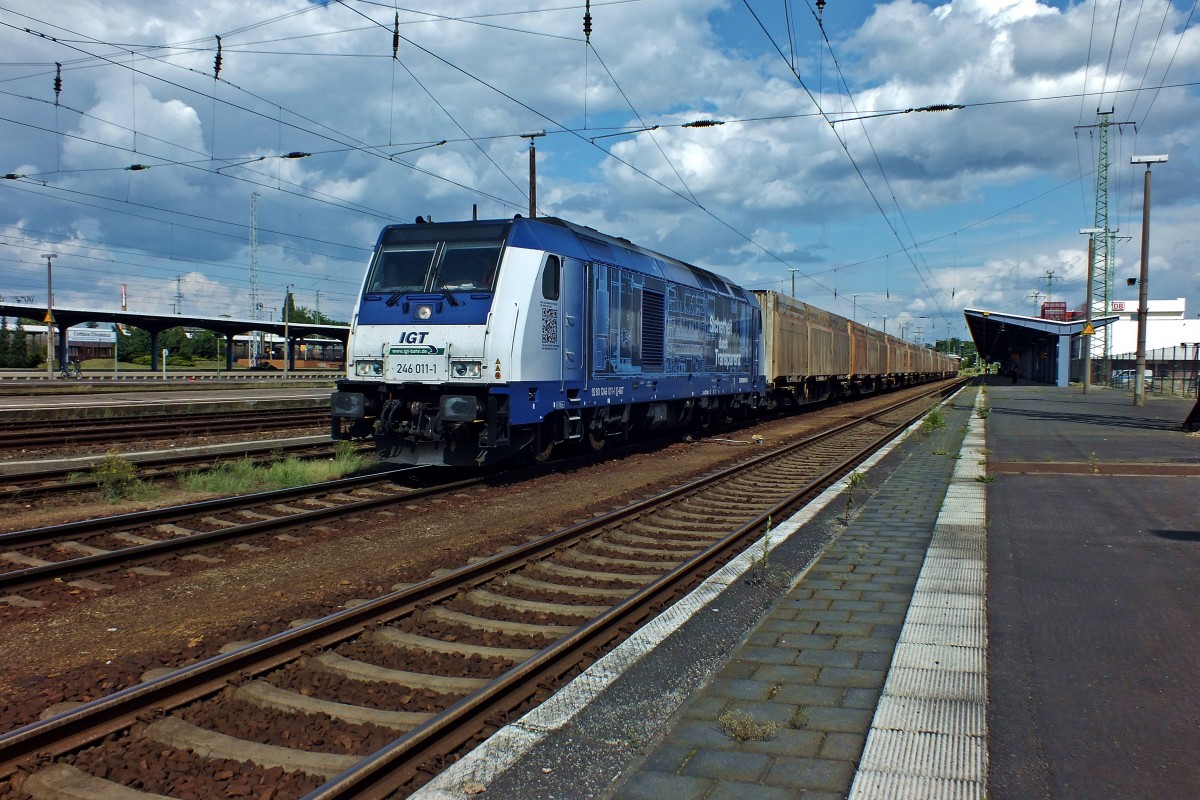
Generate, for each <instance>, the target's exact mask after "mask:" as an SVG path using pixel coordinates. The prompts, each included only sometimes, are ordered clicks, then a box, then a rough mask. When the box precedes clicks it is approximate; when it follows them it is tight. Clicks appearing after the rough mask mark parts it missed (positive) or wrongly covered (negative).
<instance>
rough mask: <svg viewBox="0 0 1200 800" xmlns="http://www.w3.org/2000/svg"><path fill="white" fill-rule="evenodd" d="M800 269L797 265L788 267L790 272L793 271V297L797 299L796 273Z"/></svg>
mask: <svg viewBox="0 0 1200 800" xmlns="http://www.w3.org/2000/svg"><path fill="white" fill-rule="evenodd" d="M799 271H800V270H799V269H797V268H796V267H788V272H790V273H792V299H793V300H795V299H796V273H797V272H799Z"/></svg>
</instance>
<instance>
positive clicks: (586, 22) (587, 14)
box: [583, 0, 592, 44]
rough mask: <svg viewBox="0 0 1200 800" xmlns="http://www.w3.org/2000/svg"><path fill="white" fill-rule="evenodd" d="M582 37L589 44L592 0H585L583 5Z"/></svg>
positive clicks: (590, 39) (590, 38)
mask: <svg viewBox="0 0 1200 800" xmlns="http://www.w3.org/2000/svg"><path fill="white" fill-rule="evenodd" d="M583 38H584V39H585V40H586V41H587V42H588V44H591V41H592V0H587V2H586V3H585V4H584V6H583Z"/></svg>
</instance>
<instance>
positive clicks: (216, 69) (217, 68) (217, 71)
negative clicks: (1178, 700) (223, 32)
mask: <svg viewBox="0 0 1200 800" xmlns="http://www.w3.org/2000/svg"><path fill="white" fill-rule="evenodd" d="M213 77H214V78H219V77H221V37H220V36H218V37H217V57H216V58H214V59H213Z"/></svg>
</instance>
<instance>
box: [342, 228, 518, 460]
mask: <svg viewBox="0 0 1200 800" xmlns="http://www.w3.org/2000/svg"><path fill="white" fill-rule="evenodd" d="M508 228H509V224H508V223H504V222H498V223H441V224H432V223H423V224H417V225H393V226H389V227H387V228H385V229H384V231H383V232H382V233H381V234H380V237H379V242H378V244H377V245H376V248H375V255H374V257H373V259H372V263H371V266H370V269H369V270H368V272H367V275H366V279H365V280H364V282H363V291H362V296H361V298H360V301H359V307H358V312H357V314H356V315H355V319H354V321H353V324H352V327H351V339H350V351H349V352H348V353H347V356H348V358H347V377H346V379H344V380H342V381H339V382H338V391H337V392H335V393H334V394H333V397H332V410H333V422H334V426H333V438H335V439H339V438H357V437H365V436H368V435H373V436H374V440H375V444H376V449H377V450H378V452H379V454H380V456H382V457H384V458H392V457H395V456H398V455H400V454H401V453H400V451H401V450H403V449H405V448H407V449H408V450H410V451H412V452H411V456H412V457H411V459H410V460H412V461H413V462H415V463H423V462H427V461H432V462H435V463H442V462H443V457H442V456H441V454H439V453H433V454H426V453H424V451H426V450H440V449H441V447H442V446H444V445H446V444H453V443H455V442H456V441H461V442H462V443H463V445H464V446H471V445H473V442H470V441H469V440H470V439H471V438H473V437H475V436H477V432H476V431H472V430H470V429H471V428H472V427H474V423H475V422H476V420H479V419H481V418H482V416H483V410H484V409H485V408H486V406H487V402H488V400H487V398H488V389H487V386H486V383H487V381H486V376H487V374H488V373H489V372H490V370H488V369H487V365H486V364H485V360H484V351H485V347H486V341H485V340H486V338H487V323H488V321H489V319H490V316H491V312H492V302H493V297H494V290H495V284H496V280H497V275H498V273H499V269H500V263H501V258H502V255H503V252H504V243H505V238H506V236H507V232H508ZM345 422H348V423H349V424H348V425H347V426H345V427H343V423H345ZM418 451H421V452H418Z"/></svg>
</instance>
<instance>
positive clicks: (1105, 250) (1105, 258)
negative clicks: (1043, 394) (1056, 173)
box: [1075, 109, 1136, 382]
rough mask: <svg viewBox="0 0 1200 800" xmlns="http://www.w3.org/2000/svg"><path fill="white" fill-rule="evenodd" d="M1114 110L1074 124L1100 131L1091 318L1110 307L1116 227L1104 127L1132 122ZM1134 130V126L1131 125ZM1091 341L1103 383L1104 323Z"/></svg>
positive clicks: (1108, 346)
mask: <svg viewBox="0 0 1200 800" xmlns="http://www.w3.org/2000/svg"><path fill="white" fill-rule="evenodd" d="M1115 110H1116V109H1109V110H1108V111H1101V110H1100V109H1096V113H1097V114H1098V115H1099V116H1100V122H1098V123H1097V124H1095V125H1076V126H1075V130H1079V129H1080V128H1097V129H1099V131H1100V141H1099V154H1098V156H1097V159H1096V218H1095V226H1094V227H1096V228H1097V229H1099V230H1100V231H1102V233H1097V234H1093V239H1094V240H1095V246H1094V249H1093V251H1092V263H1091V264H1090V265H1089V266H1090V267H1091V270H1090V273H1091V275H1092V287H1091V288H1092V319H1097V318H1099V317H1102V316H1104V315H1106V314H1108V313H1109V311H1110V309H1111V308H1112V289H1113V260H1112V258H1111V257H1110V256H1111V254H1112V244H1113V240H1114V239H1115V238H1116V234H1117V229H1116V228H1110V227H1108V129H1109V128H1110V127H1111V126H1113V125H1116V126H1117V128H1118V129H1120V127H1121V126H1122V125H1133V124H1134V123H1133V122H1113V121H1112V115H1113V113H1114V112H1115ZM1135 130H1136V128H1135ZM1090 338H1091V340H1092V369H1093V370H1099V372H1100V375H1102V376H1104V378H1105V381H1106V382H1107V378H1108V374H1109V365H1108V362H1109V360H1110V359H1111V357H1112V342H1111V340H1110V339H1109V337H1108V326H1101V327H1098V328H1096V334H1095V335H1094V336H1092V337H1090Z"/></svg>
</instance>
